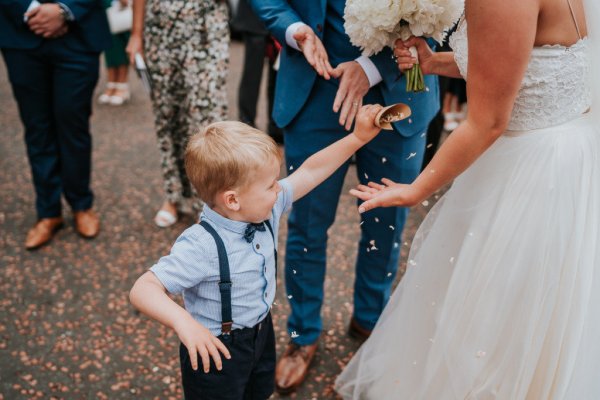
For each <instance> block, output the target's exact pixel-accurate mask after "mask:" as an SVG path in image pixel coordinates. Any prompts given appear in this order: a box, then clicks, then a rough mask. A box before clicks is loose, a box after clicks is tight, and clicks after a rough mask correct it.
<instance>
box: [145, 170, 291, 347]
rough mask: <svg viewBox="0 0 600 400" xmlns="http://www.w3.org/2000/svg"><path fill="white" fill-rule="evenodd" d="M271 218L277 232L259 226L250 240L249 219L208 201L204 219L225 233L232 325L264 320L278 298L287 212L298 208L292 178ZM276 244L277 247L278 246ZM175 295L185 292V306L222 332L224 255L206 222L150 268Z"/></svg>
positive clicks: (215, 332)
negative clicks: (226, 213)
mask: <svg viewBox="0 0 600 400" xmlns="http://www.w3.org/2000/svg"><path fill="white" fill-rule="evenodd" d="M279 183H280V184H281V192H280V193H279V195H278V196H277V201H276V202H275V206H274V207H273V212H272V213H271V218H270V219H269V221H270V223H271V226H272V227H273V233H274V234H275V243H274V242H273V237H272V236H271V232H269V229H268V228H267V227H266V226H265V231H264V232H261V231H256V233H255V234H254V240H252V242H251V243H248V242H246V240H245V239H244V231H245V230H246V226H247V225H248V224H247V223H246V222H240V221H233V220H231V219H228V218H225V217H223V216H222V215H220V214H218V213H216V212H215V211H213V210H212V209H211V208H210V207H208V206H207V205H204V210H203V211H202V214H201V218H202V220H206V221H207V222H208V223H209V224H210V225H211V226H212V227H213V228H214V229H215V230H216V231H217V233H218V234H219V236H220V237H221V239H222V240H223V243H224V244H225V248H226V250H227V257H228V258H229V269H230V274H231V282H232V286H231V309H232V316H233V327H232V329H241V328H251V327H253V326H255V325H256V324H257V323H259V322H260V321H262V320H263V319H264V318H265V317H266V316H267V313H268V312H269V310H270V309H271V304H272V303H273V300H274V299H275V287H276V280H275V257H274V249H275V248H276V246H277V232H278V229H279V219H280V218H281V215H282V214H283V213H285V212H288V211H289V210H290V209H291V207H292V201H293V197H294V196H293V193H292V187H291V186H290V184H289V182H288V181H287V179H283V180H281V181H280V182H279ZM274 246H275V247H274ZM150 270H151V271H152V272H153V273H154V274H155V275H156V277H157V278H158V280H159V281H160V282H161V283H162V284H163V286H164V287H165V288H166V289H167V291H169V293H172V294H180V293H182V294H183V301H184V304H185V309H186V310H187V311H188V312H189V313H190V314H191V315H192V316H193V317H194V319H195V320H196V321H198V322H200V323H201V324H202V325H204V326H205V327H206V328H208V329H209V330H210V331H211V333H212V334H213V335H215V336H218V335H220V334H221V293H220V292H219V281H220V276H219V257H218V254H217V245H216V244H215V240H214V239H213V237H212V236H211V235H210V234H209V233H208V232H207V231H206V230H205V229H204V228H203V227H202V226H200V224H194V225H193V226H191V227H189V228H188V229H186V230H185V231H184V232H183V233H182V234H181V235H180V236H179V237H178V238H177V240H176V241H175V244H174V245H173V247H172V248H171V253H170V254H169V255H168V256H165V257H162V258H161V259H160V260H158V262H157V263H156V264H155V265H153V266H152V268H150Z"/></svg>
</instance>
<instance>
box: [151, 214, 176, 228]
mask: <svg viewBox="0 0 600 400" xmlns="http://www.w3.org/2000/svg"><path fill="white" fill-rule="evenodd" d="M176 222H177V215H173V214H171V213H170V212H168V211H167V210H158V212H157V213H156V215H155V216H154V223H155V224H156V226H158V227H159V228H168V227H169V226H171V225H173V224H175V223H176Z"/></svg>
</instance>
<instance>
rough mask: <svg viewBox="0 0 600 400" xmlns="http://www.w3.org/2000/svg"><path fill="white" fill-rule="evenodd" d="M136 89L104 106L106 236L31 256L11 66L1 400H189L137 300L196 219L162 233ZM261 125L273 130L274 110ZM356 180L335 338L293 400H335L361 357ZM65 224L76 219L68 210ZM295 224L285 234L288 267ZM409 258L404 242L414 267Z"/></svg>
mask: <svg viewBox="0 0 600 400" xmlns="http://www.w3.org/2000/svg"><path fill="white" fill-rule="evenodd" d="M232 53H233V54H232V72H231V76H230V87H229V94H230V96H229V97H230V101H231V104H232V111H231V115H232V116H235V115H236V112H235V110H234V108H235V91H236V88H237V84H238V80H239V70H240V65H239V63H240V60H241V57H242V51H241V48H240V46H239V44H234V46H233V52H232ZM131 81H132V85H133V101H132V102H131V103H130V104H128V105H127V106H125V107H110V106H96V107H95V114H94V116H93V119H92V130H93V135H94V156H93V162H94V165H93V188H94V190H95V193H96V209H97V210H98V211H99V213H100V215H101V217H102V231H101V234H100V235H99V237H98V238H97V239H95V240H93V241H86V240H84V239H81V238H80V237H78V236H77V235H76V233H75V231H74V229H73V226H72V224H70V223H69V224H68V225H67V227H66V228H65V229H63V230H62V231H60V232H59V233H58V235H57V236H56V238H55V239H54V241H53V242H52V243H51V244H50V245H49V246H46V247H44V248H42V249H40V250H38V251H36V252H27V251H25V250H24V248H23V246H22V243H23V240H24V237H25V233H26V231H27V229H28V228H29V227H30V226H31V225H32V224H33V223H34V221H35V213H34V204H33V202H34V198H33V188H32V184H31V178H30V173H29V167H28V164H27V160H26V156H25V148H24V143H23V137H22V128H21V124H20V121H19V119H18V114H17V109H16V104H15V102H14V100H13V98H12V93H11V91H10V87H9V85H8V82H7V76H6V71H5V69H4V64H3V63H2V64H1V65H0V134H1V137H2V140H0V196H1V201H0V400H3V399H7V400H8V399H11V400H12V399H35V398H39V399H129V398H140V399H179V398H182V393H181V389H180V385H179V368H178V356H177V354H178V352H177V346H178V339H177V337H176V335H174V334H173V332H171V331H169V330H168V329H167V328H165V327H163V326H160V325H159V324H158V323H155V322H152V321H150V320H149V319H148V318H146V317H144V316H141V315H139V314H138V313H137V312H136V311H135V310H134V309H133V307H132V306H131V305H130V304H129V302H128V299H127V294H128V290H129V289H130V287H131V285H132V284H133V282H134V280H135V279H136V278H137V277H138V276H140V275H141V274H142V273H143V272H144V271H145V270H146V269H147V268H149V267H150V266H151V265H152V264H153V262H154V261H155V260H157V259H158V258H159V257H160V256H161V255H163V254H166V253H167V252H168V250H169V248H170V246H171V243H172V242H173V241H174V239H175V238H176V237H177V235H178V234H179V233H180V232H181V231H182V230H183V229H185V228H186V227H187V226H188V225H189V224H191V223H193V222H194V220H193V218H192V217H191V216H190V217H187V218H183V220H181V221H180V222H178V223H177V224H176V225H175V226H174V227H173V228H171V229H166V230H162V229H159V228H156V227H155V226H154V225H153V224H152V223H151V220H152V217H153V215H154V212H155V211H156V207H157V206H158V205H159V204H160V202H161V200H162V191H161V178H160V171H159V165H158V153H157V150H156V147H155V136H154V131H153V120H152V114H151V111H150V104H149V101H148V99H147V98H146V96H145V95H144V93H143V91H142V88H141V86H140V84H139V82H138V80H137V78H136V77H134V76H132V79H131ZM261 103H262V102H261ZM259 117H260V120H259V126H264V120H265V113H264V111H263V112H261V113H260V114H259ZM356 182H357V180H356V176H355V174H354V172H353V171H351V173H349V174H348V177H347V179H346V183H345V189H344V191H343V192H344V194H343V195H342V198H341V200H340V205H339V208H338V215H337V219H336V223H335V225H334V226H333V227H332V228H331V230H330V240H329V252H328V276H327V280H326V282H325V288H326V298H325V303H324V306H323V310H322V314H323V319H324V334H323V337H322V340H321V344H320V347H319V351H318V353H317V356H316V358H315V360H314V365H313V368H312V369H311V372H310V374H309V376H308V379H307V381H306V383H305V385H304V386H303V387H302V388H301V389H300V390H299V391H298V392H297V393H296V394H293V395H291V396H290V398H293V399H313V398H314V399H329V398H335V395H334V393H333V390H332V384H333V382H334V379H335V377H336V375H337V374H338V373H339V372H340V369H341V367H342V366H343V365H344V364H345V363H346V362H347V361H348V360H349V358H350V357H351V355H352V354H353V352H354V351H355V350H356V349H357V347H358V343H357V342H356V341H354V340H352V339H350V338H349V337H348V336H347V335H346V327H347V324H348V320H349V318H350V315H351V311H352V286H353V277H354V275H353V274H354V273H353V269H354V268H353V267H354V258H355V254H356V242H357V239H358V233H359V226H358V221H359V218H358V214H357V212H356V206H355V202H354V199H352V198H351V197H350V196H349V195H348V194H347V192H348V189H349V188H350V187H352V186H354V185H355V184H356ZM430 206H431V205H429V207H430ZM429 207H427V208H429ZM425 212H426V207H423V206H419V207H416V208H415V210H413V212H412V213H411V218H410V219H409V221H408V225H407V230H406V231H405V232H406V235H405V236H406V237H408V238H410V237H412V235H413V234H414V232H415V229H416V226H417V225H418V223H419V221H420V219H421V218H422V217H423V215H424V213H425ZM64 215H65V217H66V218H67V220H68V221H69V222H71V221H72V217H71V214H70V211H69V210H68V208H67V207H65V211H64ZM285 226H286V224H283V228H282V230H281V232H280V233H279V235H280V243H282V248H281V252H280V257H281V258H283V256H284V255H285V249H284V244H285V240H284V239H285V236H286V229H285ZM407 249H408V245H407V244H404V245H403V246H402V255H403V260H405V258H406V252H407ZM403 265H404V263H402V265H401V268H402V267H403ZM278 289H279V290H278V295H277V300H276V305H275V306H274V320H275V325H276V331H277V337H278V340H277V346H278V352H281V351H282V349H283V347H284V346H285V344H286V342H287V336H286V335H285V321H286V318H287V313H288V311H289V306H288V304H287V299H286V297H285V289H284V287H283V285H282V282H281V281H280V282H279V285H278ZM273 397H274V398H279V397H278V396H276V395H275V396H273Z"/></svg>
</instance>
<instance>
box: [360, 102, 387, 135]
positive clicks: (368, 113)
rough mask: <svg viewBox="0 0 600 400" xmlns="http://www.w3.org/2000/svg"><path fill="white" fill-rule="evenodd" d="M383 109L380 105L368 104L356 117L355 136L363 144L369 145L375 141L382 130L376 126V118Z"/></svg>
mask: <svg viewBox="0 0 600 400" xmlns="http://www.w3.org/2000/svg"><path fill="white" fill-rule="evenodd" d="M382 108H383V107H382V106H380V105H379V104H367V105H365V106H362V107H361V109H360V110H359V111H358V115H357V116H356V124H355V125H354V132H353V133H354V136H356V137H357V138H358V139H360V140H361V141H362V142H364V143H367V142H369V141H370V140H371V139H373V138H374V137H375V136H377V134H378V133H379V131H380V130H381V128H379V127H377V125H375V117H376V116H377V113H379V111H381V109H382Z"/></svg>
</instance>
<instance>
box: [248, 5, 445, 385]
mask: <svg viewBox="0 0 600 400" xmlns="http://www.w3.org/2000/svg"><path fill="white" fill-rule="evenodd" d="M252 6H253V8H254V10H255V11H256V13H257V15H258V16H259V17H260V18H261V19H262V20H263V21H264V22H265V25H266V26H267V28H268V29H269V30H270V31H271V33H272V34H273V35H274V36H275V38H276V39H277V40H278V41H279V42H280V43H282V44H285V45H284V46H283V49H282V52H281V65H280V69H279V73H278V76H277V83H276V87H275V105H274V110H273V118H274V120H275V122H276V123H277V124H278V125H279V126H280V127H282V128H283V129H284V139H285V158H286V163H287V168H288V170H293V169H294V168H296V167H297V166H299V165H300V164H302V162H303V161H304V160H305V159H306V158H308V157H309V156H310V155H311V154H313V153H315V152H317V151H318V150H320V149H322V148H324V147H326V146H328V145H329V144H331V143H333V142H334V141H336V140H337V139H339V138H340V137H341V136H342V135H344V132H345V130H349V129H350V128H351V126H352V124H353V121H354V117H355V115H356V112H357V110H358V109H359V107H360V106H361V105H362V104H363V103H365V104H367V103H379V104H384V105H389V104H393V103H398V102H402V103H406V104H408V105H409V106H410V107H411V109H412V113H413V114H412V116H411V118H410V119H406V120H404V121H401V122H398V123H395V124H394V131H393V132H392V133H385V134H381V135H379V136H378V137H377V138H375V139H374V140H373V141H372V142H370V143H369V144H368V145H366V146H365V147H363V148H362V149H361V150H359V151H358V152H357V154H356V168H357V173H358V178H359V180H360V182H361V183H363V184H366V183H367V182H368V181H380V180H381V178H383V177H384V176H386V177H390V178H391V179H392V180H394V181H397V182H403V183H409V182H412V180H413V179H414V178H415V177H416V176H417V175H418V173H419V170H420V166H421V162H422V159H423V153H424V148H425V140H426V131H427V126H428V124H429V122H430V120H431V119H432V118H433V117H434V116H435V114H436V113H437V112H438V109H439V102H438V96H439V95H438V86H437V85H438V84H437V80H436V79H435V78H434V77H432V76H427V77H426V78H425V83H426V86H427V90H426V91H424V92H422V93H407V92H406V91H405V85H406V81H405V79H404V78H403V77H402V75H400V72H399V70H398V68H397V65H396V63H395V60H394V58H393V55H392V51H391V49H389V48H386V49H385V50H383V51H381V52H380V53H378V54H376V55H374V56H371V57H365V56H361V52H360V49H359V48H357V47H355V46H353V45H352V44H351V43H350V39H349V37H348V35H347V34H346V33H345V31H344V26H343V25H344V19H343V15H344V6H345V1H344V0H290V1H287V0H252ZM333 66H335V68H333ZM347 170H348V163H346V164H345V165H344V166H342V167H341V168H340V169H339V170H338V171H337V172H336V173H335V174H334V175H333V176H332V177H330V178H329V179H328V180H327V181H325V182H324V183H322V184H321V185H320V186H319V187H318V188H317V189H315V190H314V191H313V192H312V193H311V194H309V195H308V196H306V197H304V198H303V199H301V200H300V201H298V202H297V203H296V204H295V205H294V209H293V211H292V213H291V215H290V217H289V222H288V223H289V233H288V239H287V247H286V260H285V261H286V269H285V277H286V289H287V292H288V293H287V294H288V298H289V299H290V306H291V311H292V312H291V315H290V317H289V319H288V333H289V334H290V336H291V341H290V343H289V345H288V346H287V348H286V350H285V352H284V353H283V356H282V357H281V358H280V360H279V362H278V365H277V369H276V385H277V390H278V391H279V392H280V393H289V392H291V391H294V390H295V389H296V388H297V386H298V385H299V384H300V383H301V382H302V381H303V380H304V378H305V377H306V374H307V371H308V367H309V365H310V362H311V360H312V358H313V355H314V353H315V351H316V348H317V342H318V338H319V335H320V333H321V330H322V320H321V315H320V310H321V305H322V302H323V283H324V280H325V270H326V249H327V230H328V228H329V227H330V226H331V224H332V223H333V221H334V219H335V213H336V207H337V204H338V199H339V195H340V191H341V189H342V184H343V181H344V176H345V175H346V172H347ZM407 213H408V210H407V209H405V208H386V209H383V208H380V209H377V210H374V211H372V212H369V213H367V214H365V215H363V220H362V222H361V226H360V229H361V238H360V241H359V244H358V257H357V261H356V281H355V286H354V313H353V316H352V318H351V320H350V328H349V333H350V334H351V335H353V336H355V337H358V338H360V339H364V338H366V337H367V336H368V335H369V334H370V331H371V330H372V329H373V327H374V326H375V323H376V322H377V319H378V318H379V315H380V313H381V311H382V310H383V307H384V306H385V304H386V302H387V301H388V298H389V296H390V290H391V287H392V282H393V281H394V277H395V275H396V270H397V267H398V259H399V250H400V244H401V233H402V229H403V228H404V223H405V221H406V217H407Z"/></svg>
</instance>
